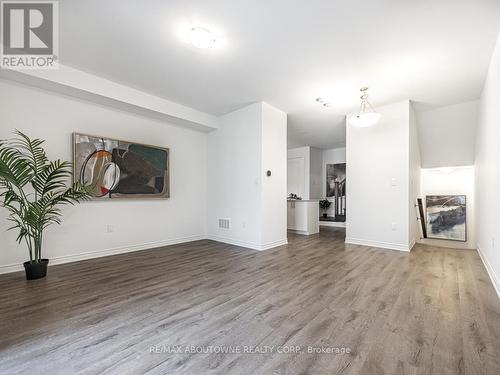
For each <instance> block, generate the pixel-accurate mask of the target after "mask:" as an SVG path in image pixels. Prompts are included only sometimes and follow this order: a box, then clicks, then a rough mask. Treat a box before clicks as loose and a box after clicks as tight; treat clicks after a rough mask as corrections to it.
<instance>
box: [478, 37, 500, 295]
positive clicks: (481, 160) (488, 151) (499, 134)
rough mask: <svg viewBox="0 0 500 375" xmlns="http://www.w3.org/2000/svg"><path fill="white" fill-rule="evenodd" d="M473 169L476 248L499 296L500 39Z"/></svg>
mask: <svg viewBox="0 0 500 375" xmlns="http://www.w3.org/2000/svg"><path fill="white" fill-rule="evenodd" d="M475 167H476V211H477V221H476V224H477V247H478V250H479V253H480V254H481V256H482V258H483V261H484V263H485V265H486V268H487V269H488V272H489V274H490V277H491V278H492V280H493V283H494V285H495V287H496V290H497V293H498V294H499V296H500V216H499V212H500V200H499V199H498V194H499V192H500V39H499V40H498V41H497V46H496V49H495V52H494V53H493V57H492V60H491V65H490V68H489V72H488V76H487V78H486V82H485V86H484V89H483V92H482V95H481V101H480V105H479V120H478V129H477V140H476V164H475Z"/></svg>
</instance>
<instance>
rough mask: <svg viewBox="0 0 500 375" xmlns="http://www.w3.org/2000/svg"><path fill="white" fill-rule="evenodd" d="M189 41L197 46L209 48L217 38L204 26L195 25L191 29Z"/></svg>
mask: <svg viewBox="0 0 500 375" xmlns="http://www.w3.org/2000/svg"><path fill="white" fill-rule="evenodd" d="M189 42H190V43H191V44H192V45H193V46H195V47H196V48H202V49H207V48H211V47H213V45H214V44H215V38H214V36H213V35H212V33H211V32H210V30H208V29H205V28H204V27H193V28H191V30H189Z"/></svg>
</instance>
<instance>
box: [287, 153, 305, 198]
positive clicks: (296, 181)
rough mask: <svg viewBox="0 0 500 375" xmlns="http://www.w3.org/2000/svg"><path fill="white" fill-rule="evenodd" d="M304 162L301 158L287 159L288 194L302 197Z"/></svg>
mask: <svg viewBox="0 0 500 375" xmlns="http://www.w3.org/2000/svg"><path fill="white" fill-rule="evenodd" d="M305 172H306V171H305V162H304V158H303V157H298V158H290V159H288V171H287V175H288V177H287V188H288V194H290V193H294V194H297V195H298V196H299V197H302V198H303V197H304V194H305V191H306V186H305V181H306V179H305Z"/></svg>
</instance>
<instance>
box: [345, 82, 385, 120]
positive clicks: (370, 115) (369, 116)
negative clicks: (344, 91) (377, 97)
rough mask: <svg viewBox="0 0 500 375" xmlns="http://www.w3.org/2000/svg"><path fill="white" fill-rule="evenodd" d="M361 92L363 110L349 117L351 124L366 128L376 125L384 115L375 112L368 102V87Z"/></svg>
mask: <svg viewBox="0 0 500 375" xmlns="http://www.w3.org/2000/svg"><path fill="white" fill-rule="evenodd" d="M359 91H361V97H360V98H361V109H360V111H359V113H357V114H355V115H352V116H350V117H349V124H351V125H352V126H355V127H357V128H366V127H369V126H373V125H375V124H376V123H377V122H378V121H379V120H380V118H381V117H382V115H381V114H380V113H378V112H375V109H374V108H373V106H372V105H371V104H370V102H369V101H368V93H367V91H368V87H362V88H361V89H360V90H359Z"/></svg>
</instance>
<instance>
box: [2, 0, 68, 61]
mask: <svg viewBox="0 0 500 375" xmlns="http://www.w3.org/2000/svg"><path fill="white" fill-rule="evenodd" d="M58 5H59V4H58V3H57V1H2V2H1V22H2V27H1V30H2V37H1V42H2V46H1V56H0V59H1V61H0V67H2V68H4V69H54V68H57V67H58V53H59V51H58V49H59V38H58V36H59V35H58V32H59V28H58V21H59V20H58V15H59V12H58V10H59V9H58Z"/></svg>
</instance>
